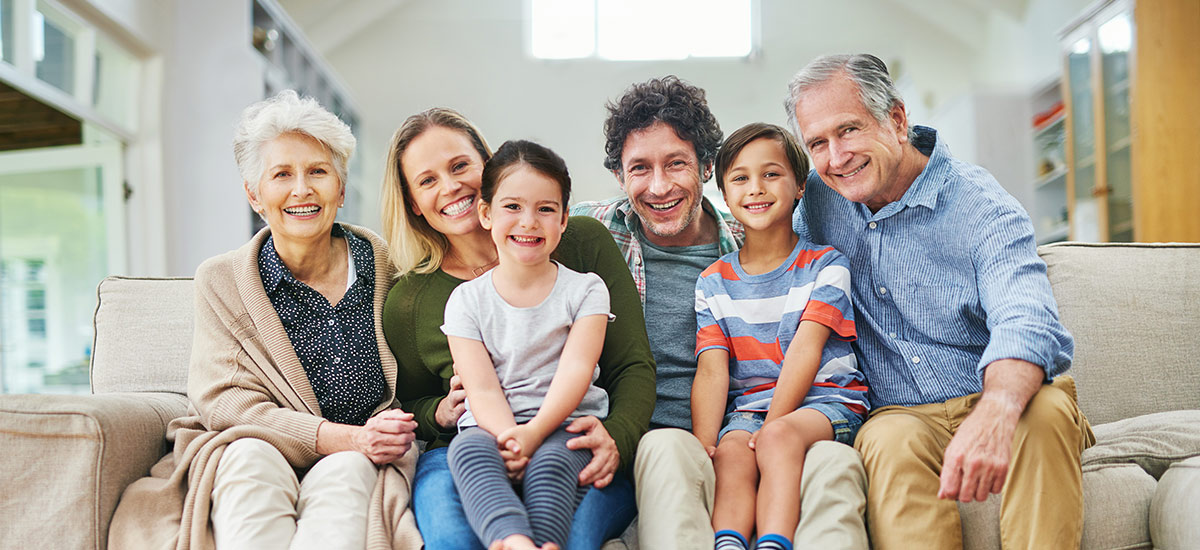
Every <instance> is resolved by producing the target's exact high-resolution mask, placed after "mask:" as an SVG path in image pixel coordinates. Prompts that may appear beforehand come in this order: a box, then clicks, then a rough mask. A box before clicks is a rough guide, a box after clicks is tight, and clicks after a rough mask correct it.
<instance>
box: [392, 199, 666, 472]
mask: <svg viewBox="0 0 1200 550" xmlns="http://www.w3.org/2000/svg"><path fill="white" fill-rule="evenodd" d="M555 259H556V260H558V261H559V262H561V263H562V264H563V265H565V266H567V267H569V268H571V269H574V270H575V271H578V272H581V273H585V272H592V273H595V274H597V275H599V276H600V277H601V278H602V279H604V282H605V284H606V285H607V286H608V293H609V297H610V298H609V299H610V304H611V307H612V312H613V314H614V315H616V319H615V320H614V321H613V322H612V323H609V324H608V331H607V332H606V333H605V336H604V351H603V352H602V353H601V354H600V377H599V379H597V380H596V384H597V385H599V386H600V387H601V388H604V390H605V391H607V392H608V403H609V412H608V418H606V419H605V420H604V427H605V428H606V429H607V430H608V433H609V435H611V436H612V438H613V440H614V441H616V444H617V450H618V451H619V452H620V453H621V468H622V469H623V470H624V469H627V468H628V467H629V466H630V465H632V464H633V457H634V455H635V454H636V452H637V442H638V440H639V439H641V437H642V434H644V433H646V430H647V429H649V426H650V415H651V413H653V412H654V399H655V393H654V356H653V355H652V354H651V353H650V343H649V341H648V340H647V338H646V322H645V319H644V317H643V315H642V303H641V298H639V297H638V293H637V287H635V286H634V284H633V276H632V275H630V274H629V267H628V265H626V263H625V258H623V257H622V256H621V251H620V250H619V249H618V248H617V245H616V243H614V242H613V240H612V235H611V234H610V233H609V232H608V229H607V228H605V227H604V226H603V225H602V224H601V223H600V222H598V221H596V220H594V219H592V218H588V217H584V216H573V217H571V218H570V220H569V221H568V223H567V229H566V231H565V232H564V233H563V236H562V241H561V242H560V243H559V245H558V250H557V251H556V252H555ZM462 282H463V281H462V280H461V279H458V278H456V277H453V276H451V275H449V274H447V273H446V272H444V271H442V270H440V269H439V270H437V271H435V272H433V273H426V274H417V273H409V274H407V275H405V276H403V277H401V278H400V279H399V280H398V281H397V282H396V285H395V286H393V287H392V290H391V291H390V292H388V296H387V302H386V303H385V304H384V307H383V333H384V335H385V336H386V337H387V343H388V346H389V347H390V348H391V349H392V354H393V355H395V356H396V361H397V362H398V363H399V374H398V376H397V380H396V397H397V398H399V399H400V402H401V403H402V405H403V407H404V410H406V411H408V412H411V413H413V415H415V416H416V420H417V424H418V425H417V437H419V438H420V439H423V440H425V441H428V442H429V443H430V447H429V448H436V447H440V446H444V445H447V444H449V442H450V439H451V438H452V437H454V435H455V433H457V430H456V429H455V428H453V427H452V428H450V429H448V430H442V429H440V428H439V427H438V425H437V422H436V421H435V420H434V413H435V411H437V406H438V403H440V402H441V400H442V399H443V398H445V397H446V394H447V393H448V392H449V391H450V377H451V376H453V375H454V366H453V365H454V362H453V360H452V359H451V358H450V347H449V345H448V344H447V343H446V335H445V334H442V331H441V329H440V328H439V327H441V325H442V322H443V319H444V317H443V313H444V311H445V309H446V300H448V299H449V298H450V293H451V292H452V291H453V290H454V288H455V287H457V286H458V285H459V284H461V283H462Z"/></svg>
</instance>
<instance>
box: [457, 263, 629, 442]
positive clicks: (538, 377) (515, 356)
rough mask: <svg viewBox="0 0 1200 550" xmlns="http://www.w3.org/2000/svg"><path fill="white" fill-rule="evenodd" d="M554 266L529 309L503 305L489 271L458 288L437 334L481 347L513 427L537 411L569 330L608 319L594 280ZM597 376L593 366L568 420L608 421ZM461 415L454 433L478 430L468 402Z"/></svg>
mask: <svg viewBox="0 0 1200 550" xmlns="http://www.w3.org/2000/svg"><path fill="white" fill-rule="evenodd" d="M555 265H558V275H557V277H556V279H555V281H554V288H553V289H551V290H550V294H549V295H547V296H546V299H545V300H542V303H540V304H538V305H536V306H533V307H526V308H520V307H513V306H512V305H510V304H509V303H508V302H506V301H504V298H501V297H500V293H498V292H496V287H495V285H494V284H493V282H492V273H493V271H492V270H489V271H488V272H486V273H484V274H483V275H480V276H479V277H477V278H475V279H474V280H471V281H467V282H465V283H463V284H461V285H458V288H455V289H454V292H453V293H451V294H450V299H449V300H447V301H446V312H445V324H443V325H442V327H441V329H442V332H443V333H445V334H446V335H447V336H458V337H460V338H469V339H471V340H478V341H481V342H483V345H484V347H486V348H487V350H488V354H489V355H490V356H491V358H492V364H493V366H495V368H496V376H497V377H498V378H499V379H500V387H501V388H503V390H504V396H505V397H506V398H507V399H508V406H509V407H510V408H511V409H512V412H513V417H514V418H515V419H516V421H517V422H518V423H524V422H528V421H529V420H531V419H532V418H533V416H534V415H535V414H537V411H538V409H539V408H541V406H542V401H543V400H545V398H546V392H548V391H549V390H550V382H551V380H552V379H553V378H554V373H555V371H556V370H557V368H558V359H559V357H561V356H562V351H563V346H564V345H566V343H567V334H568V333H569V332H570V330H571V325H572V324H574V323H575V321H577V320H579V319H582V318H583V317H586V316H588V315H609V316H610V318H611V314H610V313H609V303H608V288H607V287H605V286H604V281H603V280H602V279H600V277H599V276H598V275H596V274H595V273H579V272H576V271H572V270H571V269H570V268H567V267H563V266H562V265H561V264H555ZM599 376H600V368H599V366H596V367H595V368H593V369H592V380H591V381H592V385H591V386H589V387H588V390H587V393H586V394H584V396H583V401H581V402H580V403H579V406H578V407H576V408H575V412H573V413H571V415H570V416H569V417H568V420H571V419H575V418H579V417H582V416H588V415H592V416H595V417H597V418H604V417H605V416H607V415H608V394H607V393H605V391H604V390H603V389H601V388H599V387H597V386H596V385H595V383H596V378H597V377H599ZM466 409H467V410H466V412H464V413H463V415H462V416H461V417H459V419H458V429H459V430H462V429H464V428H467V427H470V426H476V425H478V424H479V423H478V422H477V421H476V420H475V416H474V415H473V414H471V404H470V402H469V401H468V402H467V404H466Z"/></svg>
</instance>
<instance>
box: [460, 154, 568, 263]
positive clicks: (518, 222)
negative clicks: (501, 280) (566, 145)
mask: <svg viewBox="0 0 1200 550" xmlns="http://www.w3.org/2000/svg"><path fill="white" fill-rule="evenodd" d="M479 220H480V223H481V224H482V225H483V227H484V228H485V229H488V230H490V231H491V232H492V241H493V242H495V243H496V250H497V251H499V253H500V263H501V265H503V264H506V263H517V264H522V265H527V266H532V265H539V264H542V263H545V262H548V261H550V254H551V253H552V252H554V249H555V248H558V241H559V240H560V239H561V238H562V234H563V231H564V230H566V228H567V213H566V208H565V205H563V204H562V187H560V186H559V184H558V182H556V181H554V180H553V179H551V178H550V177H548V176H546V175H545V174H542V173H541V172H538V171H537V170H534V169H533V168H531V167H530V166H529V165H528V164H523V163H522V164H518V165H516V166H513V167H512V168H511V169H510V170H509V171H508V173H506V174H504V175H502V176H501V177H500V181H499V184H498V185H497V186H496V192H495V195H494V196H493V197H492V202H491V204H488V203H485V202H480V203H479Z"/></svg>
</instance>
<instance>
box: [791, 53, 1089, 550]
mask: <svg viewBox="0 0 1200 550" xmlns="http://www.w3.org/2000/svg"><path fill="white" fill-rule="evenodd" d="M788 88H789V91H790V94H789V97H788V100H787V103H786V108H787V112H788V117H789V119H790V121H791V122H792V125H793V130H794V131H795V132H796V135H797V137H798V138H799V139H800V143H801V144H803V146H804V148H805V149H806V150H807V152H808V154H809V155H810V156H811V157H812V160H813V167H814V169H813V171H812V172H810V173H809V176H808V184H807V187H808V189H807V192H806V193H805V195H804V198H803V199H802V200H801V202H800V204H799V205H798V206H797V208H796V212H795V219H794V224H795V229H796V232H797V233H799V234H800V235H802V236H805V237H807V238H808V239H809V240H811V241H813V242H816V243H821V244H828V245H832V246H834V247H836V248H837V249H838V250H839V251H841V252H842V253H843V254H845V255H846V256H847V257H848V258H849V260H850V265H851V279H852V286H853V294H854V309H855V315H856V318H857V320H858V326H859V335H858V340H857V341H856V342H855V344H854V347H855V351H856V352H857V353H858V357H859V360H860V365H861V366H862V369H863V371H864V373H865V374H866V376H867V381H868V386H869V387H870V392H869V398H870V399H871V403H872V405H873V410H872V412H871V416H870V418H869V419H868V420H867V422H866V424H865V425H864V426H863V427H862V430H861V431H860V432H859V434H858V438H857V440H856V441H855V447H856V448H857V449H858V450H859V452H860V453H861V454H862V457H863V462H864V464H865V466H866V470H867V479H868V491H867V520H868V530H869V532H870V535H871V539H872V544H873V546H874V547H875V548H877V549H884V550H886V549H889V548H908V547H911V546H912V544H913V541H918V540H919V541H921V546H924V547H929V548H961V547H962V531H961V527H960V522H959V516H958V509H957V506H956V504H955V501H956V500H958V501H962V502H971V501H976V500H985V499H987V498H988V496H989V495H991V494H993V493H1000V494H1002V495H1003V502H1002V505H1001V516H1000V532H1001V540H1002V541H1003V545H1004V547H1005V548H1073V547H1078V546H1079V543H1080V537H1081V535H1082V529H1083V497H1082V474H1081V472H1080V453H1081V452H1082V451H1083V449H1085V448H1086V447H1087V446H1089V445H1090V444H1091V443H1092V442H1093V437H1092V433H1091V429H1090V428H1089V426H1088V424H1087V420H1086V419H1084V417H1083V414H1082V413H1080V411H1079V408H1078V407H1077V406H1076V403H1075V395H1074V393H1075V392H1074V384H1073V382H1072V381H1071V379H1070V378H1069V377H1064V376H1060V375H1061V374H1063V372H1065V371H1066V370H1067V369H1068V368H1069V367H1070V365H1071V357H1072V353H1073V351H1074V342H1073V340H1072V338H1071V335H1070V334H1068V333H1067V331H1066V329H1065V328H1063V326H1062V324H1061V323H1060V322H1059V320H1058V308H1057V305H1056V304H1055V301H1054V296H1053V295H1052V294H1051V292H1050V284H1049V281H1048V280H1047V279H1046V265H1045V264H1044V263H1043V262H1042V261H1041V260H1040V259H1039V258H1038V256H1037V251H1036V243H1035V241H1034V237H1033V225H1032V223H1031V222H1030V220H1029V216H1028V214H1026V212H1025V210H1024V209H1022V208H1021V206H1020V204H1018V203H1017V201H1016V200H1015V199H1014V198H1013V197H1012V196H1011V195H1009V194H1008V193H1007V192H1005V191H1004V189H1003V188H1001V187H1000V185H999V183H997V182H996V180H995V178H993V177H992V176H991V174H989V173H988V172H987V171H986V170H984V169H982V168H980V167H978V166H974V165H971V164H968V163H966V162H962V161H960V160H957V159H955V158H954V157H952V156H951V155H950V151H949V149H948V148H947V146H946V144H945V142H944V141H942V139H941V138H940V137H939V136H938V134H937V132H936V131H935V130H933V129H932V128H927V127H922V126H915V127H910V126H909V124H908V115H907V113H906V112H905V108H904V101H903V100H902V99H901V98H900V96H899V94H898V93H897V91H896V89H895V86H894V85H893V83H892V80H891V78H890V77H889V76H888V72H887V67H886V66H885V65H884V64H883V62H882V61H880V60H879V59H878V58H876V57H874V56H871V55H834V56H826V57H821V58H819V59H817V60H815V61H813V62H812V63H810V64H809V65H808V66H806V67H805V68H803V69H801V70H800V72H799V73H797V74H796V76H795V77H794V78H793V79H792V81H791V83H790V84H789V86H788Z"/></svg>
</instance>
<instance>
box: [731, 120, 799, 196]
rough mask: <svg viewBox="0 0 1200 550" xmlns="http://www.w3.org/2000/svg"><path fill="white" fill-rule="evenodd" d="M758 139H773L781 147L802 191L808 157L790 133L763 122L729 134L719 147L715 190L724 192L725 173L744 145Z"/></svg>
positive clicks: (780, 127)
mask: <svg viewBox="0 0 1200 550" xmlns="http://www.w3.org/2000/svg"><path fill="white" fill-rule="evenodd" d="M759 138H769V139H773V140H775V141H777V142H779V144H780V145H781V146H783V153H784V155H786V156H787V159H788V164H789V165H790V167H791V169H792V176H793V177H795V178H796V185H797V186H798V187H799V188H800V189H804V182H805V181H806V180H807V179H808V157H806V156H805V155H804V151H803V150H801V149H800V144H799V143H797V142H796V138H794V137H792V134H791V132H788V131H787V130H785V129H784V128H783V127H782V126H777V125H775V124H767V123H765V122H752V123H750V124H747V125H745V126H742V127H741V128H738V129H737V131H735V132H734V133H732V134H729V139H726V140H725V143H724V144H723V145H721V150H720V151H719V152H717V188H718V189H720V190H721V192H722V193H724V192H725V173H726V172H728V171H729V168H730V166H731V165H732V164H733V160H734V159H736V158H737V156H738V153H741V152H742V149H745V148H746V145H749V144H750V142H752V141H754V140H756V139H759Z"/></svg>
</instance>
